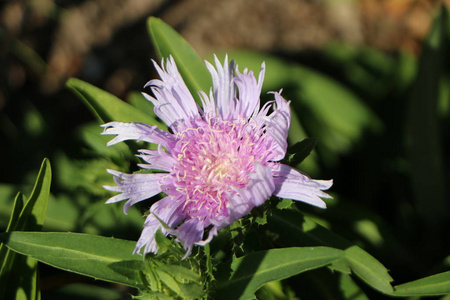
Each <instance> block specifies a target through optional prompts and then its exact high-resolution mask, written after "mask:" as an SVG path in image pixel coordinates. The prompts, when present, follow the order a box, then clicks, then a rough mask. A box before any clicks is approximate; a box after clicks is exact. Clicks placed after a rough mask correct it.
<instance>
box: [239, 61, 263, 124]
mask: <svg viewBox="0 0 450 300" xmlns="http://www.w3.org/2000/svg"><path fill="white" fill-rule="evenodd" d="M236 72H237V76H236V77H235V78H234V80H233V81H234V83H235V84H236V86H237V89H238V93H239V101H238V102H237V108H236V111H237V113H238V115H239V116H241V117H243V118H244V119H246V120H247V119H249V118H250V117H251V116H252V115H253V114H255V112H257V111H259V105H260V98H259V97H260V95H261V88H262V84H263V81H264V73H265V64H264V63H262V65H261V71H260V72H259V78H258V82H256V78H255V76H254V75H253V71H250V72H248V70H247V69H245V70H244V72H243V73H240V72H239V71H238V70H236Z"/></svg>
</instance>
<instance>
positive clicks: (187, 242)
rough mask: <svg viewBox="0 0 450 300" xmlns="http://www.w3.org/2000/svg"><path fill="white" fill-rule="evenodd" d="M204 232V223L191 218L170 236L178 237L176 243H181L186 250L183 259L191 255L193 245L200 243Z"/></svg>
mask: <svg viewBox="0 0 450 300" xmlns="http://www.w3.org/2000/svg"><path fill="white" fill-rule="evenodd" d="M204 230H205V224H204V221H203V220H200V219H199V218H192V219H190V220H187V221H185V222H184V223H183V224H181V225H180V227H178V228H177V229H176V230H174V231H173V232H172V234H174V235H177V236H178V237H177V241H178V242H183V247H184V249H185V250H186V254H185V255H184V257H183V259H184V258H186V257H188V256H189V254H191V252H192V247H194V244H196V243H199V242H201V241H202V239H203V232H204Z"/></svg>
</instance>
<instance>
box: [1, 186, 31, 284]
mask: <svg viewBox="0 0 450 300" xmlns="http://www.w3.org/2000/svg"><path fill="white" fill-rule="evenodd" d="M25 202H26V198H25V196H24V195H22V194H21V193H20V192H19V193H18V194H17V196H16V198H15V199H14V206H13V211H12V213H11V217H10V219H9V223H8V227H7V228H6V232H9V231H12V230H14V227H15V226H16V224H17V222H18V219H19V215H20V212H21V211H22V209H23V206H24V205H25ZM13 256H14V254H13V253H11V250H9V249H8V248H7V247H6V246H5V245H4V244H3V243H0V277H1V278H3V276H6V275H5V273H6V272H8V271H9V270H10V268H11V264H12V262H13ZM3 288H4V286H3V285H2V284H0V290H2V289H3Z"/></svg>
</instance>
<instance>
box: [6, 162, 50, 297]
mask: <svg viewBox="0 0 450 300" xmlns="http://www.w3.org/2000/svg"><path fill="white" fill-rule="evenodd" d="M51 178H52V174H51V168H50V162H49V161H48V160H47V159H44V161H43V162H42V165H41V169H40V170H39V173H38V176H37V179H36V182H35V185H34V188H33V191H32V192H31V196H30V197H29V199H28V201H27V202H26V203H25V204H24V205H23V204H22V203H23V201H24V198H23V197H21V196H19V197H18V198H16V202H15V207H14V211H13V214H12V216H11V221H10V226H8V232H10V231H12V230H28V231H31V230H41V228H42V225H43V224H44V219H45V216H46V213H47V206H48V198H49V195H50V184H51ZM16 206H17V207H16ZM21 206H23V207H22V209H21V211H20V214H19V215H18V216H17V214H18V213H17V212H18V211H19V209H20V208H21ZM14 219H15V220H14ZM5 234H8V233H5ZM3 242H4V241H3ZM7 246H8V245H7ZM2 252H3V250H2ZM5 256H6V257H5V261H4V262H3V263H2V269H1V272H0V277H1V280H0V298H4V299H19V298H20V297H25V298H27V299H39V297H40V294H39V288H38V274H37V261H36V260H35V259H33V258H31V257H24V256H21V255H16V254H15V253H12V252H10V251H7V252H6V253H5Z"/></svg>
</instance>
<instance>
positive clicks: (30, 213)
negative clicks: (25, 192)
mask: <svg viewBox="0 0 450 300" xmlns="http://www.w3.org/2000/svg"><path fill="white" fill-rule="evenodd" d="M51 181H52V170H51V167H50V162H49V161H48V159H44V161H43V162H42V165H41V169H40V170H39V174H38V176H37V179H36V183H35V184H34V188H33V191H32V192H31V196H30V197H29V200H28V201H27V203H26V204H25V206H24V208H23V210H22V211H21V213H20V215H19V219H18V221H17V224H16V226H15V227H14V229H13V230H21V231H22V230H27V231H37V230H41V228H42V225H43V224H44V220H45V215H46V213H47V207H48V198H49V196H50V184H51Z"/></svg>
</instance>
